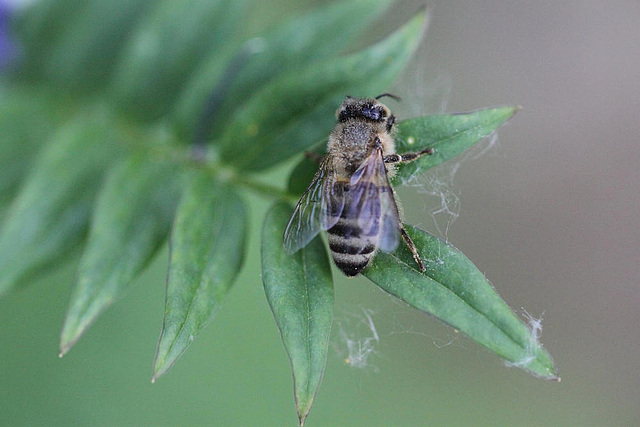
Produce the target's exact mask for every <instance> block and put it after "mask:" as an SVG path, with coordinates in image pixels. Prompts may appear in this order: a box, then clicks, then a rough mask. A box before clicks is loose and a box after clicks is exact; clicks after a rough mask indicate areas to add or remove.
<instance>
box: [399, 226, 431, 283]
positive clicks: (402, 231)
mask: <svg viewBox="0 0 640 427" xmlns="http://www.w3.org/2000/svg"><path fill="white" fill-rule="evenodd" d="M400 234H402V239H404V242H405V243H406V244H407V246H409V250H410V251H411V254H412V255H413V259H414V260H415V261H416V264H418V268H420V271H422V272H423V273H424V272H425V271H426V270H427V269H426V268H425V266H424V264H423V263H422V260H421V259H420V255H419V254H418V249H416V245H415V244H414V243H413V240H411V237H409V235H408V234H407V232H406V231H405V229H404V227H403V226H400Z"/></svg>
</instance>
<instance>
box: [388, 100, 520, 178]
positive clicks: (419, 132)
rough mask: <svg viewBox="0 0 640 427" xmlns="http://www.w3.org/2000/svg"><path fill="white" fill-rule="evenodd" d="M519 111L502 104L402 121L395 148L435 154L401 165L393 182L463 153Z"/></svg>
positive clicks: (405, 151) (402, 151) (400, 151)
mask: <svg viewBox="0 0 640 427" xmlns="http://www.w3.org/2000/svg"><path fill="white" fill-rule="evenodd" d="M518 110H519V107H500V108H489V109H486V110H478V111H474V112H471V113H459V114H443V115H434V116H425V117H416V118H414V119H409V120H403V121H402V122H400V123H399V125H398V134H397V136H396V138H395V141H396V151H397V152H398V153H408V152H413V151H420V150H423V149H425V148H433V150H434V153H433V154H432V155H430V156H422V157H421V158H420V159H418V160H416V161H413V162H410V163H405V164H402V165H399V166H398V170H397V174H396V176H395V177H394V179H393V182H394V183H399V182H402V181H407V180H409V179H411V178H412V177H414V176H416V175H418V174H420V173H422V172H424V171H425V170H427V169H430V168H432V167H434V166H437V165H439V164H440V163H443V162H445V161H447V160H449V159H451V158H453V157H455V156H457V155H458V154H461V153H463V152H464V151H466V150H468V149H469V148H471V147H472V146H473V145H474V144H476V143H478V142H479V141H482V140H483V139H484V138H485V137H487V136H488V135H490V134H491V133H493V132H495V130H496V129H498V128H499V127H500V126H501V125H502V124H503V123H504V122H505V121H507V120H508V119H509V118H510V117H511V116H513V115H514V114H515V112H516V111H518Z"/></svg>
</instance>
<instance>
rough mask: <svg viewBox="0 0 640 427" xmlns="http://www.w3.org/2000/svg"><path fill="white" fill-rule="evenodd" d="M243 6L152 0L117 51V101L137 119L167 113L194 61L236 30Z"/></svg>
mask: <svg viewBox="0 0 640 427" xmlns="http://www.w3.org/2000/svg"><path fill="white" fill-rule="evenodd" d="M245 5H246V2H245V1H243V0H238V1H225V0H183V1H175V0H162V1H158V2H154V8H153V10H152V11H151V12H150V13H149V14H148V15H147V16H146V17H145V18H146V19H144V21H143V22H141V23H140V25H139V27H138V28H136V30H135V31H134V34H133V35H132V37H131V39H130V41H129V44H128V45H127V47H126V48H125V49H124V51H123V52H122V56H121V64H120V65H119V68H118V70H117V73H116V78H115V82H114V90H115V92H116V98H117V100H118V103H119V104H120V105H125V106H127V108H128V110H129V111H130V112H132V113H135V114H136V115H137V116H138V117H142V118H151V119H154V118H157V117H159V116H160V115H162V114H164V113H166V112H168V111H169V108H170V106H171V104H172V103H173V101H174V100H175V98H176V96H177V94H178V91H179V90H180V88H181V87H182V86H183V85H184V83H185V81H186V80H187V79H188V78H189V76H190V75H191V74H192V73H193V72H194V70H195V69H196V68H197V66H198V64H200V63H201V62H202V60H203V58H205V57H207V56H209V55H212V54H213V53H214V52H217V51H218V50H219V47H220V46H221V45H223V44H224V43H225V41H226V40H227V38H228V37H230V35H231V34H232V32H233V31H234V30H236V28H235V27H236V25H237V22H238V19H239V17H240V16H241V15H242V13H243V12H244V11H245Z"/></svg>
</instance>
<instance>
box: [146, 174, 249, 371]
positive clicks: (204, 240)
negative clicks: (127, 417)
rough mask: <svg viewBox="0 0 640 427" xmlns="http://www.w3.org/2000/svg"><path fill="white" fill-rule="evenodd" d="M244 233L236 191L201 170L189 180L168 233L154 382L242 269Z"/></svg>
mask: <svg viewBox="0 0 640 427" xmlns="http://www.w3.org/2000/svg"><path fill="white" fill-rule="evenodd" d="M246 234H247V210H246V207H245V204H244V201H243V200H242V199H241V198H240V197H239V196H238V194H236V192H235V191H233V190H232V189H231V188H230V187H229V186H228V185H226V184H221V183H219V182H218V181H217V180H216V179H214V178H212V177H211V176H209V175H208V174H205V173H201V174H198V175H197V176H195V177H194V179H192V180H190V181H189V185H188V186H187V188H186V189H185V191H184V194H183V196H182V199H181V202H180V204H179V206H178V209H177V213H176V218H175V221H174V225H173V231H172V235H171V256H170V261H169V274H168V277H167V300H166V307H165V313H164V321H163V325H162V333H161V335H160V341H159V342H158V350H157V352H156V358H155V362H154V374H153V380H154V381H155V379H156V378H157V377H159V376H160V375H163V374H164V373H166V372H167V371H168V370H169V368H170V367H171V366H172V365H173V363H175V361H176V360H177V359H178V358H179V357H180V356H181V355H182V353H183V352H184V351H185V350H186V349H187V347H188V346H189V344H191V342H192V341H193V338H194V337H195V336H196V335H197V334H198V333H199V332H200V330H201V329H202V328H203V327H204V326H205V325H206V324H207V322H209V320H210V319H211V318H212V316H213V315H214V314H215V313H216V312H217V310H218V309H219V308H220V306H221V304H222V301H223V300H224V298H225V296H226V294H227V292H228V291H229V289H230V288H231V286H232V285H233V282H234V281H235V279H236V277H237V275H238V273H239V272H240V269H241V267H242V261H243V258H244V252H245V242H246Z"/></svg>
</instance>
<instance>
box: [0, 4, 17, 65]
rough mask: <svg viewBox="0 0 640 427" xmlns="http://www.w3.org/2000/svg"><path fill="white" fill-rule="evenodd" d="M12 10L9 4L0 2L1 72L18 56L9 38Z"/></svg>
mask: <svg viewBox="0 0 640 427" xmlns="http://www.w3.org/2000/svg"><path fill="white" fill-rule="evenodd" d="M12 9H13V8H12V7H11V4H10V3H9V2H7V1H4V0H0V70H1V69H3V68H4V67H5V66H6V65H7V64H9V62H11V60H13V59H14V57H15V55H16V47H15V45H14V44H13V42H12V41H11V38H10V37H9V28H8V27H9V18H10V16H11V11H12Z"/></svg>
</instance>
